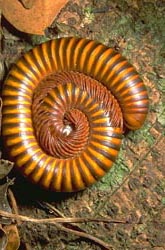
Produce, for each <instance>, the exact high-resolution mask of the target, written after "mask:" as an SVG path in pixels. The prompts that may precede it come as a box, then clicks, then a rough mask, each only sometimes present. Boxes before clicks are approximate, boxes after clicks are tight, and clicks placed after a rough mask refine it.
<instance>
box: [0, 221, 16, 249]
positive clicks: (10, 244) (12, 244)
mask: <svg viewBox="0 0 165 250" xmlns="http://www.w3.org/2000/svg"><path fill="white" fill-rule="evenodd" d="M3 229H4V231H5V233H6V235H7V239H8V241H7V246H6V248H5V250H17V249H18V248H19V246H20V238H19V234H18V229H17V227H16V225H14V224H12V225H7V226H4V228H3Z"/></svg>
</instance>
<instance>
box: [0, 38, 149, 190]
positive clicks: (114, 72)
mask: <svg viewBox="0 0 165 250" xmlns="http://www.w3.org/2000/svg"><path fill="white" fill-rule="evenodd" d="M147 112H148V96H147V91H146V88H145V86H144V84H143V82H142V80H141V79H140V78H139V75H138V74H137V72H136V71H135V69H134V67H133V66H132V65H131V64H129V63H128V62H127V60H126V59H125V58H123V57H122V56H121V55H120V54H119V53H117V52H116V51H115V50H113V49H112V48H108V47H106V46H105V45H102V44H101V43H99V42H96V41H92V40H88V39H82V38H72V37H71V38H60V39H55V40H52V41H49V42H46V43H43V44H41V45H39V46H37V47H35V48H34V49H32V50H31V51H30V52H28V53H26V54H25V55H24V56H23V57H22V58H21V59H20V60H19V61H18V62H17V63H16V64H15V65H14V66H13V68H12V69H11V71H10V72H9V75H8V78H7V80H6V81H5V84H4V88H3V111H2V117H3V118H2V135H3V137H4V141H5V146H6V147H7V149H9V155H10V158H11V159H12V160H13V161H14V162H15V164H16V167H17V168H18V169H19V170H20V171H21V172H22V173H23V175H24V176H27V177H28V179H29V180H31V181H32V182H33V183H38V184H39V185H40V186H42V187H44V188H46V189H50V190H52V191H66V192H71V191H78V190H81V189H84V188H85V187H87V186H89V185H91V184H93V183H94V182H96V181H97V180H98V179H100V178H101V177H102V176H104V174H105V173H106V172H107V171H108V170H109V169H110V167H111V166H112V164H113V162H114V161H115V159H116V157H117V155H118V152H119V148H120V144H121V139H122V134H123V128H124V127H127V128H128V129H133V130H134V129H138V128H140V127H141V125H142V124H143V122H144V120H145V118H146V115H147Z"/></svg>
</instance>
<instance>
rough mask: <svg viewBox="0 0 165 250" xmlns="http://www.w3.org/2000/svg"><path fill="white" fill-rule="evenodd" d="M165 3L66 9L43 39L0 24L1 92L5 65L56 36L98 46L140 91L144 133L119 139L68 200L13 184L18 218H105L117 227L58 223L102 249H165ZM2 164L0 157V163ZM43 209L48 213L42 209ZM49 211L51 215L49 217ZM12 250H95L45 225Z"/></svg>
mask: <svg viewBox="0 0 165 250" xmlns="http://www.w3.org/2000/svg"><path fill="white" fill-rule="evenodd" d="M164 15H165V1H163V0H162V1H161V0H157V1H155V0H148V1H147V0H133V1H131V0H114V1H110V0H102V1H98V0H93V1H88V0H85V1H80V0H77V1H76V0H72V1H69V2H68V4H67V5H66V6H65V8H64V9H63V10H62V11H61V12H60V14H59V15H58V18H57V19H56V20H55V21H54V23H53V24H52V25H51V26H50V27H49V28H48V29H47V30H46V35H45V36H35V35H28V34H23V33H21V32H19V31H16V30H15V29H14V28H13V27H12V26H11V25H10V24H9V23H8V22H7V21H6V20H5V19H4V18H3V17H2V22H1V30H2V32H1V44H2V46H1V48H2V52H1V58H2V60H1V69H0V70H1V86H2V85H3V81H4V79H5V78H6V75H7V72H8V71H9V69H10V68H11V66H12V64H13V63H14V62H15V61H16V60H17V59H18V58H19V57H20V56H21V55H22V54H23V53H24V52H26V51H28V50H29V49H30V48H32V47H34V46H35V45H36V44H38V43H41V42H44V41H46V40H47V39H53V38H56V37H62V36H65V37H67V36H80V37H86V38H90V39H95V40H99V41H100V42H102V43H103V44H106V45H108V46H109V47H114V48H115V49H116V50H118V51H119V52H120V53H121V54H123V55H124V56H125V57H126V58H127V59H128V60H129V61H130V62H131V63H132V64H133V65H134V66H135V67H136V69H137V71H138V72H139V73H140V75H141V77H142V79H143V80H144V83H145V85H146V87H147V90H148V94H149V99H150V108H149V114H148V117H147V120H146V122H145V125H144V126H143V127H142V128H141V129H140V130H138V131H136V132H129V133H127V134H126V135H125V136H124V140H123V144H122V149H121V152H120V155H119V158H118V160H117V162H116V163H115V164H114V166H113V167H112V169H111V170H110V171H109V173H108V174H107V175H106V176H105V177H103V179H101V180H100V181H99V182H98V183H96V184H95V185H93V186H92V187H90V188H87V189H86V190H84V191H82V192H78V193H74V194H61V193H57V194H56V193H49V192H46V191H43V190H40V189H39V188H38V187H36V186H33V185H32V184H30V183H29V182H27V181H26V180H25V179H23V177H22V176H19V175H18V174H17V173H15V172H14V171H12V173H10V175H9V177H10V178H11V177H12V176H16V179H15V183H14V185H13V186H12V187H11V189H12V191H13V193H14V196H15V198H16V201H17V206H18V210H19V214H23V215H26V216H29V217H33V218H52V217H61V216H64V217H72V218H75V217H82V218H86V217H88V218H103V217H104V218H109V219H111V220H117V221H120V223H110V222H109V223H108V222H107V223H103V222H99V223H97V222H85V223H78V224H69V223H68V224H67V223H64V224H63V227H64V228H68V229H75V230H78V231H80V232H86V233H87V234H91V235H93V236H95V237H97V238H99V239H101V240H103V241H104V242H106V243H107V244H108V245H109V248H107V249H114V250H120V249H122V250H123V249H125V250H126V249H130V250H132V249H135V250H150V249H154V250H163V249H165V178H164V176H165V154H164V148H165V137H164V135H165V130H164V128H165V95H164V93H165V70H164V68H163V67H164V65H165V64H163V62H164V57H165V47H164V45H165V39H164V38H165V28H164V27H165V21H164ZM3 157H5V158H6V156H3ZM50 206H51V207H50ZM54 209H55V210H54ZM18 231H19V236H20V241H21V243H20V247H19V249H20V250H24V249H25V250H29V249H34V250H40V249H43V250H51V249H59V250H64V249H66V250H76V249H84V250H89V249H92V250H100V249H104V247H103V246H101V245H100V244H97V243H96V242H95V241H92V240H89V239H86V238H85V237H84V238H83V237H80V236H78V235H75V234H74V233H71V232H66V231H64V230H62V229H61V230H60V228H59V227H58V226H56V225H53V224H44V223H39V224H35V223H32V222H23V223H20V224H19V225H18Z"/></svg>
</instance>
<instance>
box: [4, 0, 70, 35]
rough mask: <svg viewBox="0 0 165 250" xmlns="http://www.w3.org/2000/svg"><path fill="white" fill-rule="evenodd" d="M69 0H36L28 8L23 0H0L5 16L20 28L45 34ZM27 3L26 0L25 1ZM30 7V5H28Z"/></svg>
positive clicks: (32, 32)
mask: <svg viewBox="0 0 165 250" xmlns="http://www.w3.org/2000/svg"><path fill="white" fill-rule="evenodd" d="M67 2H68V0H53V1H50V0H35V1H33V4H32V1H30V2H29V3H30V8H27V1H26V8H25V6H24V5H23V4H22V1H21V2H20V1H18V0H12V1H11V0H5V1H1V0H0V9H2V14H3V15H4V16H5V18H6V19H7V20H8V21H9V22H10V23H11V24H12V25H13V26H14V27H15V28H16V29H18V30H20V31H22V32H26V33H31V34H37V35H43V34H44V30H45V29H46V28H47V27H48V26H50V24H51V23H52V22H53V20H54V19H55V17H56V16H57V14H58V13H59V12H60V10H61V9H62V8H63V7H64V6H65V4H66V3H67ZM24 4H25V1H24ZM28 7H29V5H28Z"/></svg>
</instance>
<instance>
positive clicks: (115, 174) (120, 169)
mask: <svg viewBox="0 0 165 250" xmlns="http://www.w3.org/2000/svg"><path fill="white" fill-rule="evenodd" d="M128 173H129V168H128V166H127V165H126V164H125V160H124V156H123V152H122V150H121V151H120V153H119V157H118V159H117V160H116V162H115V163H114V165H113V166H112V168H111V169H110V171H109V173H107V174H106V175H105V176H104V177H103V178H102V179H101V180H100V181H99V182H97V183H96V184H95V185H94V186H93V187H92V188H94V189H99V190H111V191H113V190H114V189H115V188H116V187H118V186H119V185H120V184H121V183H122V181H123V179H124V177H125V176H126V175H127V174H128Z"/></svg>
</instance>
